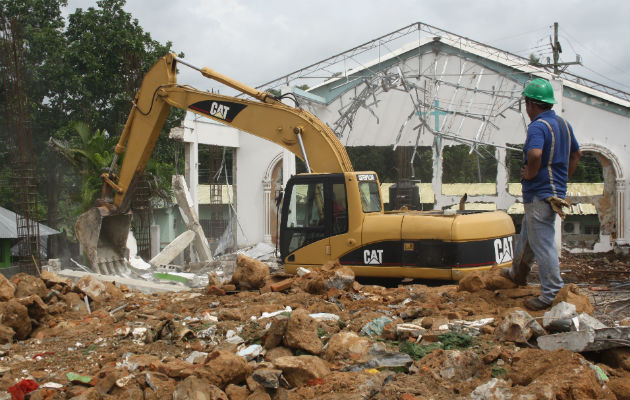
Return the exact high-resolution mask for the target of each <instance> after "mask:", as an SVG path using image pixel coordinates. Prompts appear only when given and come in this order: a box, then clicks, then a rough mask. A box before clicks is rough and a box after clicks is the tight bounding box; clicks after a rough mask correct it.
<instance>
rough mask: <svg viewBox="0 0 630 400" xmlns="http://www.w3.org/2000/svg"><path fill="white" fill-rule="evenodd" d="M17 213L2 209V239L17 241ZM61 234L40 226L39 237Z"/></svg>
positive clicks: (0, 236) (0, 231)
mask: <svg viewBox="0 0 630 400" xmlns="http://www.w3.org/2000/svg"><path fill="white" fill-rule="evenodd" d="M15 215H16V214H15V213H14V212H13V211H10V210H7V209H6V208H3V207H0V239H17V223H16V220H15ZM58 233H60V232H59V231H56V230H54V229H53V228H50V227H48V226H46V225H44V224H39V235H40V236H50V235H56V234H58Z"/></svg>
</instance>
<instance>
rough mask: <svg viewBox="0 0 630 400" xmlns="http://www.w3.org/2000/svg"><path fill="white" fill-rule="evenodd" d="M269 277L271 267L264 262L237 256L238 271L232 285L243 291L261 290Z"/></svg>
mask: <svg viewBox="0 0 630 400" xmlns="http://www.w3.org/2000/svg"><path fill="white" fill-rule="evenodd" d="M268 277H269V267H268V266H267V264H265V263H263V262H262V261H258V260H256V259H253V258H249V257H247V256H245V255H242V254H239V255H237V256H236V269H235V270H234V275H232V283H234V284H235V285H238V286H239V287H240V288H242V289H260V288H261V287H263V286H264V285H265V281H266V279H267V278H268Z"/></svg>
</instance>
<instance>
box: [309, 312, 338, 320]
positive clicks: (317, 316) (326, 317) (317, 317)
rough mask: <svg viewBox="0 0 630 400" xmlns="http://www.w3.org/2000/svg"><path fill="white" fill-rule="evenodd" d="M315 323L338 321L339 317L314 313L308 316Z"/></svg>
mask: <svg viewBox="0 0 630 400" xmlns="http://www.w3.org/2000/svg"><path fill="white" fill-rule="evenodd" d="M309 316H310V317H311V318H313V319H314V320H316V321H339V316H338V315H335V314H330V313H314V314H309Z"/></svg>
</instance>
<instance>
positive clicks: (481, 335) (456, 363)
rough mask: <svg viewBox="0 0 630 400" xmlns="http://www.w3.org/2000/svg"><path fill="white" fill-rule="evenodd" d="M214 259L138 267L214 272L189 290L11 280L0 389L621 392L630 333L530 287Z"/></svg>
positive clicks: (389, 395)
mask: <svg viewBox="0 0 630 400" xmlns="http://www.w3.org/2000/svg"><path fill="white" fill-rule="evenodd" d="M243 257H247V256H245V255H243ZM216 262H219V263H223V262H224V261H223V260H217V261H216ZM202 264H203V265H202ZM210 264H211V263H199V264H198V266H196V267H191V268H190V269H189V268H188V267H186V268H181V267H180V268H171V267H170V266H169V268H165V269H160V270H158V269H154V268H152V269H151V270H149V271H147V273H149V275H152V274H154V273H156V272H158V271H159V273H164V274H170V275H173V276H179V275H175V274H195V275H198V276H202V275H203V276H206V277H207V276H208V272H211V270H216V271H217V273H216V275H214V278H213V279H207V280H206V282H207V287H206V288H198V289H191V288H189V287H186V286H185V285H184V284H182V283H177V282H174V283H168V284H166V283H159V282H156V281H155V280H152V279H153V278H148V279H142V278H141V276H142V274H136V275H134V276H137V277H138V278H136V279H131V278H129V277H125V278H124V279H123V277H116V276H99V275H96V274H86V273H85V272H81V273H80V275H69V276H62V275H61V274H58V273H53V272H51V271H47V272H46V273H45V274H42V277H41V279H40V278H35V279H30V278H27V279H24V278H22V279H23V281H22V283H21V287H22V288H23V291H21V292H20V295H21V296H20V297H15V292H13V294H12V293H11V292H12V290H11V289H12V288H15V287H16V286H17V284H18V283H19V280H20V279H18V280H16V281H15V282H14V281H13V280H6V279H5V280H4V281H3V280H2V278H1V277H0V289H4V290H5V293H7V294H5V295H4V296H5V297H6V298H7V299H6V300H1V301H0V398H8V397H7V396H9V395H8V394H4V393H3V392H2V391H3V390H7V389H8V388H9V387H11V386H13V385H15V384H16V383H17V382H20V381H23V380H25V379H33V380H34V381H35V382H36V383H37V384H38V385H39V387H38V388H37V389H36V390H34V391H33V392H32V393H29V395H30V396H31V397H30V398H31V399H40V398H50V399H53V398H54V399H65V398H94V399H100V398H103V399H104V398H131V399H143V398H152V399H157V398H174V399H183V398H194V399H226V400H227V399H230V400H234V399H243V400H246V399H250V400H255V399H295V400H298V399H311V398H348V399H354V398H357V399H358V398H373V399H375V400H376V399H393V398H399V399H413V398H454V397H457V398H471V399H508V398H511V399H515V398H611V399H612V398H615V397H614V396H617V397H618V398H627V393H628V389H630V384H629V383H628V382H630V361H629V360H630V351H629V350H628V349H629V348H630V347H628V344H630V337H629V335H630V332H628V329H630V326H612V327H607V326H606V327H605V326H604V324H602V322H601V321H603V320H601V319H596V318H594V317H592V316H591V315H589V314H586V313H579V312H578V311H574V307H575V305H574V304H573V303H571V304H569V303H566V302H565V303H562V304H557V305H556V306H554V307H553V308H552V309H551V310H549V311H548V312H547V313H545V315H544V316H543V313H544V312H542V311H541V312H534V313H531V314H529V313H526V312H525V311H523V310H522V305H523V303H522V302H523V300H522V295H520V294H518V293H517V291H519V290H520V291H527V294H525V295H524V296H529V295H532V294H533V291H534V290H537V289H532V288H511V289H510V288H503V289H488V287H489V286H488V284H487V282H491V281H492V280H490V279H486V278H484V280H483V283H484V288H483V289H480V290H477V291H468V290H461V285H459V289H460V290H458V286H457V285H441V286H425V285H421V284H414V283H413V281H409V282H406V283H403V284H399V286H397V287H383V286H378V285H367V284H366V285H361V284H359V282H357V281H356V280H355V279H354V277H353V276H352V275H350V274H345V273H344V271H343V268H342V267H341V266H339V265H335V264H334V263H332V265H329V266H326V267H325V268H324V267H320V268H314V269H313V270H309V271H308V272H307V273H304V274H303V275H302V276H290V275H287V274H284V273H281V272H274V273H272V272H269V274H266V273H265V274H263V275H265V277H264V279H262V282H263V283H262V286H259V287H254V286H258V285H257V284H256V285H251V286H250V287H249V289H245V288H244V287H245V286H247V285H241V282H242V280H243V279H245V278H241V279H238V280H237V281H238V282H239V283H238V284H237V283H229V282H230V279H229V278H226V277H227V276H229V275H228V274H225V275H220V274H219V272H221V270H219V269H216V267H217V264H213V265H212V266H211V265H210ZM234 266H236V263H234ZM57 270H58V271H62V270H61V268H57ZM73 272H75V273H78V272H79V271H73ZM480 276H483V274H482V275H480ZM18 278H19V277H18ZM224 278H225V279H224ZM38 279H40V281H38ZM79 280H81V282H79ZM75 282H76V283H75ZM280 282H284V283H283V284H282V285H281V286H275V287H276V289H279V290H274V289H273V288H274V285H276V284H278V283H280ZM27 283H28V284H27ZM492 285H494V286H492V287H496V286H497V285H496V283H493V284H492ZM161 287H164V288H167V289H168V290H169V291H167V292H161V291H159V290H157V288H161ZM211 287H213V289H212V290H210V288H211ZM280 288H281V289H280ZM42 289H44V290H42ZM140 289H142V290H140ZM0 293H2V291H1V290H0ZM38 293H39V294H38ZM42 293H43V296H42V295H41V294H42ZM571 293H572V294H575V293H573V292H571ZM86 301H87V304H89V307H90V311H91V314H90V313H88V309H87V306H86ZM594 304H595V303H594ZM575 309H576V310H577V307H575ZM601 315H602V314H601V313H600V314H597V316H598V318H600V316H601ZM537 321H540V322H541V323H543V324H545V326H547V327H548V328H549V327H551V326H553V322H554V321H556V322H557V321H568V324H566V329H568V330H569V331H566V332H562V333H558V334H555V335H551V334H547V332H545V331H544V330H543V328H542V326H540V325H538V323H537ZM563 329H564V328H563ZM548 331H549V332H551V331H552V329H551V328H549V329H548ZM559 335H573V336H566V337H565V338H569V339H568V340H564V339H563V336H559ZM575 335H577V336H575ZM536 338H537V342H538V344H539V346H540V348H538V349H536V348H532V347H533V340H532V339H536ZM545 341H547V342H546V343H547V344H545ZM545 346H549V347H545ZM553 346H555V347H553ZM608 346H617V347H615V348H611V349H606V350H600V349H605V348H606V347H608ZM543 348H548V349H550V350H544V349H543ZM567 349H572V350H567ZM591 349H596V350H598V352H592V351H590V350H591ZM580 352H581V353H583V354H584V355H582V354H580ZM68 373H72V374H74V375H70V376H71V377H72V379H70V378H68ZM80 379H85V380H89V382H90V383H89V384H85V383H82V382H81V380H80ZM5 393H6V392H5ZM3 396H4V397H3ZM624 396H626V397H624Z"/></svg>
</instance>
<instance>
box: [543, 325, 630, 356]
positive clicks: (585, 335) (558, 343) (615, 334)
mask: <svg viewBox="0 0 630 400" xmlns="http://www.w3.org/2000/svg"><path fill="white" fill-rule="evenodd" d="M537 343H538V347H540V348H541V349H542V350H558V349H565V350H570V351H573V352H576V353H582V352H586V351H600V350H606V349H613V348H616V347H627V346H630V327H616V328H600V329H586V330H582V331H577V332H563V333H556V334H553V335H544V336H540V337H539V338H538V339H537Z"/></svg>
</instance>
